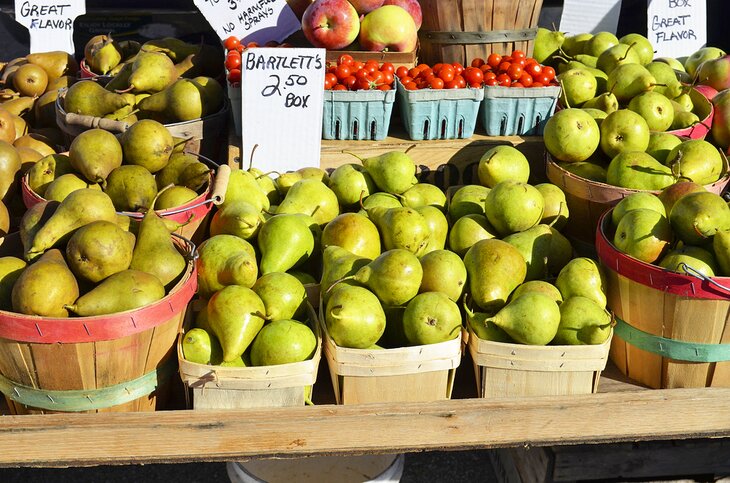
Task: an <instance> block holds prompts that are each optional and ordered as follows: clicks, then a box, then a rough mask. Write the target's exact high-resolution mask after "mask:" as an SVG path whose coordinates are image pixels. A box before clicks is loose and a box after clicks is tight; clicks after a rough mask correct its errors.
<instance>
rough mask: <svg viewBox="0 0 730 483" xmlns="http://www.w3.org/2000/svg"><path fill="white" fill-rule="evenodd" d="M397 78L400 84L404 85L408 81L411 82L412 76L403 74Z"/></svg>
mask: <svg viewBox="0 0 730 483" xmlns="http://www.w3.org/2000/svg"><path fill="white" fill-rule="evenodd" d="M399 79H400V81H401V84H403V85H406V84H408V83H409V82H413V77H411V76H409V75H407V76H404V77H402V78H399Z"/></svg>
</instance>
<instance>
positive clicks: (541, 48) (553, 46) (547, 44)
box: [532, 27, 565, 64]
mask: <svg viewBox="0 0 730 483" xmlns="http://www.w3.org/2000/svg"><path fill="white" fill-rule="evenodd" d="M564 41H565V34H564V33H563V32H558V31H557V30H548V29H546V28H542V27H538V29H537V33H536V34H535V46H534V48H533V52H532V56H533V58H534V59H535V60H537V61H538V62H539V63H540V64H544V63H545V62H546V61H548V60H549V59H551V58H552V57H553V56H554V55H556V54H557V53H558V52H559V51H560V46H561V45H563V42H564Z"/></svg>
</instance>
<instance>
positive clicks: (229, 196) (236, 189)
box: [220, 169, 271, 212]
mask: <svg viewBox="0 0 730 483" xmlns="http://www.w3.org/2000/svg"><path fill="white" fill-rule="evenodd" d="M236 201H246V202H248V203H250V204H251V205H252V206H253V207H254V208H256V211H259V212H261V211H264V210H268V209H269V207H270V206H271V203H270V202H269V198H268V196H266V193H264V191H263V190H262V189H261V187H260V186H259V184H258V182H257V181H256V177H255V176H254V175H253V174H251V173H250V172H248V171H244V170H242V169H234V170H232V171H231V175H230V178H229V179H228V187H227V188H226V196H225V199H224V201H223V203H222V204H221V206H220V207H222V208H225V207H226V206H227V205H229V204H232V203H234V202H236Z"/></svg>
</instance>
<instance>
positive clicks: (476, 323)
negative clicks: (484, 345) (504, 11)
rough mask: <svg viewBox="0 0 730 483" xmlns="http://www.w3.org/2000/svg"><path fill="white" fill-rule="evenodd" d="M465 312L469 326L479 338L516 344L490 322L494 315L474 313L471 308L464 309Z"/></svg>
mask: <svg viewBox="0 0 730 483" xmlns="http://www.w3.org/2000/svg"><path fill="white" fill-rule="evenodd" d="M464 311H465V312H466V317H467V318H466V320H467V324H469V327H471V330H472V331H473V332H474V334H475V335H476V336H477V337H478V338H480V339H482V340H489V341H492V342H505V343H508V344H509V343H514V340H512V338H511V337H510V336H509V335H507V332H505V331H504V330H502V329H501V328H500V327H498V326H497V325H496V324H495V323H494V322H492V321H491V320H490V318H491V317H492V314H489V313H486V312H473V311H472V310H471V309H470V308H469V307H464Z"/></svg>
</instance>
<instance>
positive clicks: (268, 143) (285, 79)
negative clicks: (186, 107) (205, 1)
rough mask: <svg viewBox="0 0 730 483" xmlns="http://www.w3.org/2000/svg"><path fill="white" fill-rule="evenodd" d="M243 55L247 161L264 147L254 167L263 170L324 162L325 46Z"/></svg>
mask: <svg viewBox="0 0 730 483" xmlns="http://www.w3.org/2000/svg"><path fill="white" fill-rule="evenodd" d="M241 55H242V59H241V61H242V65H241V89H242V91H241V119H242V120H241V128H242V133H241V134H242V138H243V146H242V152H241V159H243V160H248V159H249V157H250V156H251V151H252V150H253V149H254V146H256V145H258V147H257V148H256V155H255V158H254V160H253V165H254V166H256V167H258V168H259V169H261V170H263V171H278V172H280V173H284V172H286V171H293V170H296V169H299V168H303V167H306V166H319V158H320V144H321V142H322V110H323V99H324V88H323V85H324V72H325V50H324V49H292V48H254V49H248V50H245V51H244V52H243V53H242V54H241ZM244 164H246V163H245V162H244Z"/></svg>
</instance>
